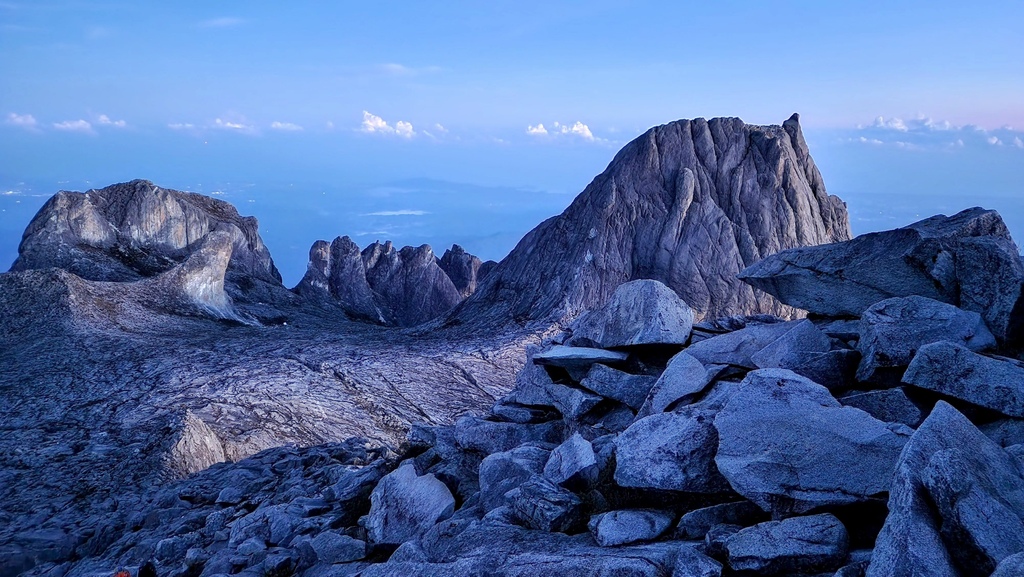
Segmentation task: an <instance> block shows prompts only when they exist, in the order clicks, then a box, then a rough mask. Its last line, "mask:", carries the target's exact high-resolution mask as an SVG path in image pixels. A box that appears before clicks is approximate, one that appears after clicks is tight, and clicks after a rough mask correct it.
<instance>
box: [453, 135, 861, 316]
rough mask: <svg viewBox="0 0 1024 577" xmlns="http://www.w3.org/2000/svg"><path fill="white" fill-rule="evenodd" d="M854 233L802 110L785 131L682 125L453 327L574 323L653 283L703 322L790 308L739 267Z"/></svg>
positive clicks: (561, 225)
mask: <svg viewBox="0 0 1024 577" xmlns="http://www.w3.org/2000/svg"><path fill="white" fill-rule="evenodd" d="M849 237H850V229H849V222H848V217H847V214H846V206H845V205H844V204H843V202H842V201H840V200H839V199H838V198H836V197H834V196H829V195H828V194H827V192H826V191H825V185H824V183H823V182H822V179H821V175H820V174H819V173H818V169H817V168H816V167H815V165H814V161H813V160H811V157H810V154H809V153H808V150H807V144H806V143H805V141H804V138H803V134H802V133H801V130H800V124H799V118H798V116H797V115H794V116H793V117H792V118H790V119H789V120H787V121H786V122H785V123H783V125H782V126H752V125H748V124H744V123H743V121H741V120H740V119H738V118H716V119H713V120H710V121H706V120H704V119H696V120H680V121H677V122H672V123H669V124H666V125H663V126H658V127H656V128H653V129H651V130H649V131H648V132H646V133H645V134H644V135H642V136H640V137H639V138H637V139H636V140H634V141H633V142H631V143H629V144H628V145H626V147H625V148H623V149H622V150H621V151H620V152H619V153H618V155H616V157H615V159H614V160H613V161H612V162H611V164H610V165H609V166H608V168H607V169H606V170H605V171H604V172H603V173H601V174H600V175H599V176H598V177H597V178H595V179H594V181H593V182H592V183H591V184H590V185H589V186H588V187H587V188H586V189H585V190H584V191H583V192H582V193H581V194H580V195H579V196H578V197H577V198H576V200H575V201H574V202H573V203H572V205H570V206H569V208H567V209H566V210H565V212H563V213H562V214H561V215H560V216H557V217H554V218H551V219H549V220H547V221H545V222H544V223H542V224H541V225H540V226H538V227H537V228H535V229H534V230H532V231H531V232H530V233H529V234H527V235H526V236H525V237H524V238H523V240H522V241H520V243H519V245H518V246H516V248H515V249H514V250H513V251H512V253H511V254H509V256H508V257H506V258H505V259H504V260H502V261H501V262H500V263H499V264H498V265H497V267H495V270H494V271H493V272H492V273H491V274H490V275H489V276H488V278H487V279H486V280H485V281H484V283H483V285H482V286H481V287H480V288H479V289H478V290H477V292H476V293H475V294H474V295H473V296H471V297H470V298H469V299H467V301H466V302H465V303H464V304H463V305H462V306H461V307H459V309H457V310H456V311H455V312H454V313H453V316H452V319H450V322H461V323H477V324H479V323H481V322H492V323H493V322H497V321H507V320H508V319H512V320H514V321H516V322H528V321H532V320H545V321H549V320H554V321H559V320H568V319H572V318H575V317H576V316H578V315H579V314H580V313H581V312H582V311H584V310H587V309H590V308H593V307H595V306H597V305H600V304H602V303H604V302H605V301H606V300H607V299H608V297H609V296H610V295H611V294H612V292H613V291H614V290H615V288H616V287H617V286H619V285H620V284H622V283H624V282H627V281H630V280H634V279H641V278H651V279H656V280H659V281H662V282H663V283H665V284H666V285H668V286H669V287H670V288H672V289H673V290H675V291H676V292H677V293H678V294H679V296H680V297H682V298H683V300H685V301H686V302H687V303H688V304H689V305H690V307H692V308H693V309H694V310H695V311H696V313H697V316H698V318H715V317H718V316H727V315H731V314H752V313H776V314H783V315H788V314H791V313H792V312H793V310H792V309H790V308H788V307H786V306H784V305H782V304H781V303H779V302H778V301H776V300H775V299H774V298H772V297H770V296H768V295H765V294H763V293H760V292H757V291H755V290H753V288H751V287H749V286H746V285H744V284H743V283H741V282H739V281H738V280H737V279H736V278H735V277H736V274H737V273H738V272H739V271H740V270H743V269H744V268H746V267H747V266H750V265H752V264H754V263H755V262H757V261H759V260H761V259H762V258H764V257H765V256H767V255H770V254H774V253H776V252H779V251H780V250H784V249H787V248H792V247H797V246H805V245H815V244H822V243H829V242H836V241H842V240H846V239H848V238H849Z"/></svg>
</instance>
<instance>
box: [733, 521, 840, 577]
mask: <svg viewBox="0 0 1024 577" xmlns="http://www.w3.org/2000/svg"><path fill="white" fill-rule="evenodd" d="M849 541H850V539H849V535H848V534H847V532H846V527H844V526H843V524H842V523H841V522H840V521H839V519H836V518H835V517H834V516H833V515H830V514H828V513H825V514H822V515H811V516H809V517H791V518H789V519H785V520H783V521H768V522H765V523H760V524H757V525H754V526H753V527H748V528H746V529H743V530H741V531H739V532H737V533H736V534H735V535H733V536H732V537H729V538H728V539H727V540H726V542H725V549H726V551H727V555H728V564H729V567H730V568H732V569H733V570H734V571H737V572H742V573H743V574H755V575H766V576H770V575H793V574H816V573H822V572H825V571H835V570H837V569H839V568H840V567H841V566H842V565H843V562H844V561H846V556H847V553H848V552H849Z"/></svg>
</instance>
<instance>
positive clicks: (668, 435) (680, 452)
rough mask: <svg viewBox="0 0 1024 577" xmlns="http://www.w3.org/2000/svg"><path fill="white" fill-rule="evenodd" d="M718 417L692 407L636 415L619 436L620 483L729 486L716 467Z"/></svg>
mask: <svg viewBox="0 0 1024 577" xmlns="http://www.w3.org/2000/svg"><path fill="white" fill-rule="evenodd" d="M714 418H715V416H714V412H712V411H707V410H702V409H697V408H687V410H685V411H684V410H680V411H679V412H674V413H658V414H655V415H651V416H649V417H644V418H642V419H637V421H636V422H634V423H633V424H632V425H630V426H629V428H628V429H626V430H625V431H623V432H622V433H621V434H619V436H618V438H617V439H616V440H615V459H616V464H615V482H616V483H618V484H619V486H622V487H634V488H640V489H663V490H673V491H687V492H694V493H720V492H724V491H726V490H728V484H727V483H726V480H725V479H724V478H723V477H722V475H721V474H719V472H718V469H717V467H716V466H715V450H716V449H717V447H718V434H717V432H716V430H715V427H714V426H713V425H712V422H713V420H714Z"/></svg>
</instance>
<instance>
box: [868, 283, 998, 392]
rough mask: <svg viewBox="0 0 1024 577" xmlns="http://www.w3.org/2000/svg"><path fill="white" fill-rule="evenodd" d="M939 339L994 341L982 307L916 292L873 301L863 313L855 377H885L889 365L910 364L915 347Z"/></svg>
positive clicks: (972, 344) (978, 346) (980, 345)
mask: <svg viewBox="0 0 1024 577" xmlns="http://www.w3.org/2000/svg"><path fill="white" fill-rule="evenodd" d="M937 341H949V342H952V343H957V344H959V345H963V346H965V347H967V348H969V349H971V350H972V351H981V350H985V349H989V348H992V347H995V346H996V339H995V337H994V336H992V333H991V332H989V330H988V328H987V327H986V326H985V323H984V321H982V320H981V315H979V314H978V313H975V312H968V311H963V310H960V309H958V308H957V307H955V306H953V305H950V304H947V303H943V302H940V301H937V300H934V299H930V298H926V297H922V296H916V295H915V296H909V297H894V298H891V299H885V300H884V301H881V302H878V303H875V304H873V305H871V306H870V307H868V309H867V310H866V311H864V314H863V316H861V330H860V340H859V341H858V343H857V348H858V349H859V350H860V352H861V361H860V366H859V367H858V369H857V380H859V381H871V380H879V379H883V380H884V377H885V376H888V375H887V373H886V371H887V370H892V369H897V368H903V367H905V366H907V365H909V364H910V361H911V360H912V359H913V358H914V354H915V353H916V352H917V349H919V348H921V347H922V346H923V345H927V344H929V343H934V342H937ZM879 373H881V374H879Z"/></svg>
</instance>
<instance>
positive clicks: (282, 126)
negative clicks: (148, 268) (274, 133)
mask: <svg viewBox="0 0 1024 577" xmlns="http://www.w3.org/2000/svg"><path fill="white" fill-rule="evenodd" d="M270 128H273V129H274V130H286V131H290V132H295V131H297V130H302V127H301V126H299V125H298V124H292V123H291V122H277V121H274V122H271V123H270Z"/></svg>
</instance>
